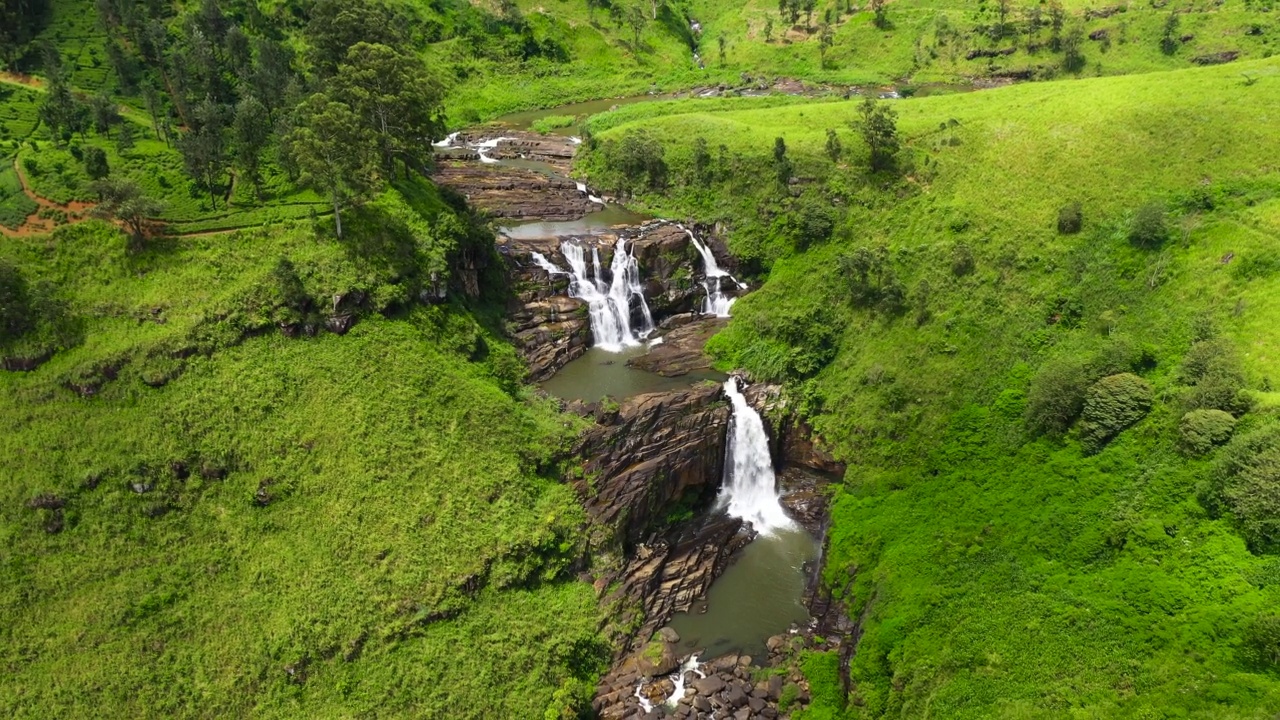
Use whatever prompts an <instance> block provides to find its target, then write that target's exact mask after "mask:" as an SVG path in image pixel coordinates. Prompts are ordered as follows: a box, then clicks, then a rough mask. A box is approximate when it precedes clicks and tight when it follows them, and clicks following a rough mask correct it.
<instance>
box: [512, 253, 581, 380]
mask: <svg viewBox="0 0 1280 720" xmlns="http://www.w3.org/2000/svg"><path fill="white" fill-rule="evenodd" d="M558 245H559V243H558V242H556V241H554V240H523V241H518V242H517V241H513V240H508V239H506V238H502V239H500V240H499V243H498V252H499V254H501V255H502V257H503V258H504V260H505V262H506V266H507V277H508V278H509V281H510V284H511V287H512V290H513V291H514V292H513V295H512V298H511V300H510V301H509V303H508V305H507V332H508V333H509V334H510V335H511V337H512V339H513V340H514V341H515V344H516V348H517V349H518V350H519V351H520V354H521V355H523V356H524V359H525V361H526V362H528V363H529V377H530V379H531V380H533V381H534V382H540V381H542V380H546V379H547V378H549V377H551V376H552V375H554V374H555V372H556V371H557V370H559V369H560V368H561V367H564V364H565V363H567V362H569V361H570V360H573V359H575V358H577V357H580V356H581V355H582V354H583V353H584V352H586V351H587V348H588V347H589V346H590V344H591V324H590V321H589V320H588V318H587V306H586V303H584V302H582V301H581V300H574V299H573V298H571V297H569V278H568V276H567V275H552V274H551V273H548V272H547V271H546V270H544V269H542V268H541V267H539V266H538V264H537V263H536V262H535V261H534V259H533V253H535V252H540V253H542V254H543V255H545V256H554V257H556V258H557V259H558V258H559V254H558V253H559V248H558ZM557 264H558V265H559V266H560V267H564V266H565V264H564V263H563V262H558V263H557Z"/></svg>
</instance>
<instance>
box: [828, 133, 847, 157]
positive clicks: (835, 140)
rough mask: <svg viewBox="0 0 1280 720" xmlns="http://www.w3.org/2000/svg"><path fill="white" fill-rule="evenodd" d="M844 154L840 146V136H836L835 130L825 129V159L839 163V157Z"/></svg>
mask: <svg viewBox="0 0 1280 720" xmlns="http://www.w3.org/2000/svg"><path fill="white" fill-rule="evenodd" d="M843 152H844V148H842V147H841V145H840V136H839V135H837V134H836V131H835V128H827V157H828V158H830V159H831V162H833V163H838V162H840V155H841V154H842V153H843Z"/></svg>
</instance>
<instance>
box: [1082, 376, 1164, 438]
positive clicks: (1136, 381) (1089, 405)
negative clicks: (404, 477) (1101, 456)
mask: <svg viewBox="0 0 1280 720" xmlns="http://www.w3.org/2000/svg"><path fill="white" fill-rule="evenodd" d="M1152 397H1153V393H1152V391H1151V385H1150V384H1149V383H1148V382H1147V381H1146V380H1143V379H1142V378H1140V377H1138V376H1137V375H1134V374H1133V373H1120V374H1119V375H1109V376H1107V377H1104V378H1102V379H1101V380H1099V381H1098V382H1096V383H1094V384H1093V385H1092V386H1090V388H1089V391H1088V392H1087V393H1086V395H1085V401H1084V425H1083V427H1082V430H1083V441H1084V444H1085V447H1086V448H1087V449H1089V450H1092V451H1096V450H1098V449H1101V448H1102V446H1103V445H1106V444H1107V442H1108V441H1109V440H1111V438H1113V437H1115V436H1116V435H1119V434H1120V433H1121V431H1123V430H1124V429H1125V428H1127V427H1129V426H1130V425H1133V424H1134V423H1136V422H1138V421H1139V420H1141V419H1142V418H1143V416H1145V415H1146V414H1147V412H1148V411H1149V410H1151V400H1152Z"/></svg>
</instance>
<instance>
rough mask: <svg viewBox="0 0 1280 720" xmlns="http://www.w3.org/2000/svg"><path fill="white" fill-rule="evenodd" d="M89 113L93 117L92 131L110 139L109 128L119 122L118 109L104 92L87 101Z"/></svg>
mask: <svg viewBox="0 0 1280 720" xmlns="http://www.w3.org/2000/svg"><path fill="white" fill-rule="evenodd" d="M89 112H90V113H92V115H93V129H94V131H96V132H97V133H98V134H99V135H106V136H107V137H111V126H112V125H115V124H117V123H119V122H120V109H119V108H117V107H116V103H115V101H114V100H112V99H111V96H110V95H108V94H107V92H106V91H105V90H104V91H102V92H100V93H98V94H97V95H94V96H93V97H92V98H90V99H89Z"/></svg>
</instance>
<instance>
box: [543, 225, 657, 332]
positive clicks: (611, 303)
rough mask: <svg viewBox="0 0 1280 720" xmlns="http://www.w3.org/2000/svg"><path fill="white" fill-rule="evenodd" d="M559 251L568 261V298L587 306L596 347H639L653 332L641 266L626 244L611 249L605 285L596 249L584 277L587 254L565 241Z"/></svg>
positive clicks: (620, 239) (592, 250)
mask: <svg viewBox="0 0 1280 720" xmlns="http://www.w3.org/2000/svg"><path fill="white" fill-rule="evenodd" d="M560 249H561V251H562V252H563V253H564V257H565V259H566V260H568V261H569V275H570V281H569V296H570V297H574V298H577V299H579V300H583V301H585V302H586V303H587V310H588V313H589V315H590V317H591V334H592V336H594V337H595V346H596V347H598V348H601V349H603V350H607V351H609V352H618V351H620V350H622V348H624V347H631V346H635V345H639V344H640V340H641V339H643V338H646V337H648V336H649V333H651V332H653V316H652V315H651V314H650V313H649V304H648V303H647V302H645V299H644V288H643V286H641V284H640V265H639V263H637V262H636V259H635V257H634V256H633V255H631V253H630V252H628V251H627V246H626V241H625V240H623V239H622V238H619V239H618V244H617V245H616V246H615V247H614V251H613V264H612V265H611V266H610V274H611V275H612V280H611V281H609V282H605V279H604V270H603V268H602V267H601V262H600V251H599V250H598V249H597V248H594V247H593V248H592V249H591V261H592V266H593V267H592V272H591V275H590V276H588V274H587V262H586V253H585V251H584V250H583V248H582V246H581V245H574V244H573V243H571V242H568V241H565V243H564V244H562V245H561V246H560ZM535 261H536V258H535ZM633 298H634V299H636V300H637V301H638V302H639V306H640V327H639V328H638V329H637V330H635V331H633V330H632V328H631V301H632V299H633Z"/></svg>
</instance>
